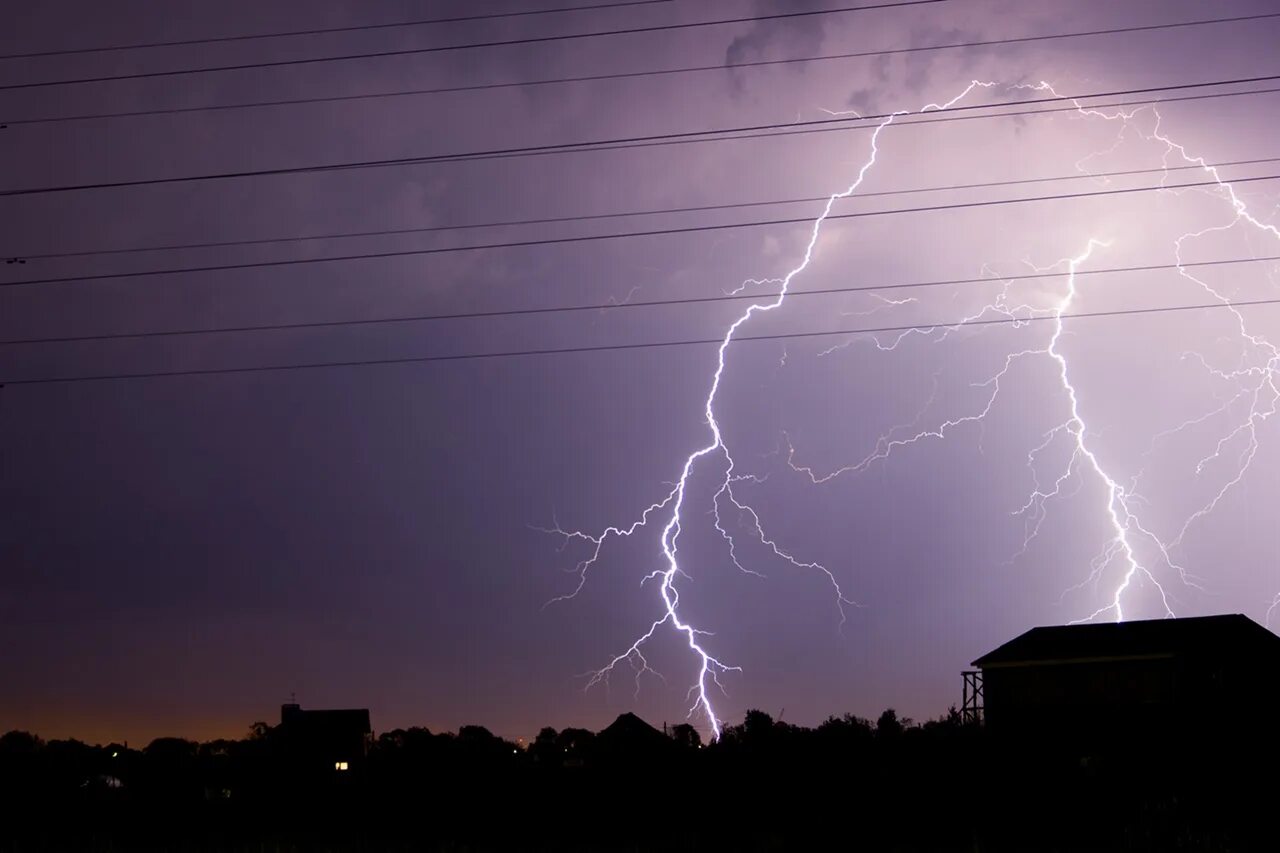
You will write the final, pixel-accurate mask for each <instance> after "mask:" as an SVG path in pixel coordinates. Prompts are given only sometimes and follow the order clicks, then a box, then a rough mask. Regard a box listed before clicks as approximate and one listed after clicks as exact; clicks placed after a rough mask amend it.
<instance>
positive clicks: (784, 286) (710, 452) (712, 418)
mask: <svg viewBox="0 0 1280 853" xmlns="http://www.w3.org/2000/svg"><path fill="white" fill-rule="evenodd" d="M994 85H995V84H994V83H986V82H982V81H978V80H974V81H972V82H970V83H969V85H968V86H966V87H965V88H964V90H963V91H962V92H960V94H958V95H956V96H955V97H954V98H952V99H951V100H949V101H947V102H945V103H941V104H936V103H934V104H927V105H926V106H924V107H923V108H921V109H920V110H919V112H922V113H923V112H931V111H936V110H945V109H947V108H948V107H951V106H953V105H955V104H956V103H957V102H959V101H960V100H962V99H963V98H965V97H966V96H967V95H968V94H969V93H970V92H972V91H973V90H974V89H976V88H990V87H992V86H994ZM907 114H908V111H906V110H900V111H897V112H894V113H892V114H890V115H889V116H887V117H886V118H885V119H884V120H883V121H881V122H880V123H879V124H877V125H876V127H875V129H874V130H873V131H872V133H871V141H870V151H869V153H868V156H867V159H866V160H865V161H864V162H863V164H862V166H861V168H859V169H858V172H857V175H856V176H855V178H854V179H853V181H852V182H851V183H850V184H849V185H848V186H847V187H845V188H844V189H843V190H840V191H839V192H835V193H833V194H831V195H830V196H828V198H827V201H826V204H825V205H824V207H823V209H822V212H821V214H819V215H818V217H817V218H815V219H814V221H813V225H812V226H811V228H810V230H809V239H808V241H807V243H806V244H805V248H804V254H803V257H802V258H801V260H800V262H799V263H798V264H796V266H795V267H793V268H792V269H791V270H790V271H789V272H788V273H787V274H786V275H785V276H783V277H782V278H781V279H748V280H746V281H744V282H743V283H742V284H741V285H739V287H738V288H737V289H736V290H734V291H732V293H733V294H737V293H740V292H741V291H742V290H743V289H744V288H746V287H749V286H753V285H760V284H765V283H776V284H777V288H778V289H777V291H776V293H775V295H774V296H773V298H772V299H769V300H767V301H761V302H753V303H752V304H751V305H749V306H748V307H747V308H746V309H745V310H744V311H743V312H742V313H741V314H740V315H739V316H738V318H737V319H736V320H734V321H733V323H732V324H730V326H729V327H728V329H727V330H726V331H725V333H724V337H723V338H722V339H721V341H720V344H719V346H718V347H717V348H716V366H715V371H714V373H713V374H712V377H711V385H710V388H709V390H708V391H707V396H706V399H705V401H704V404H703V415H704V419H705V422H706V426H707V430H708V433H709V441H708V442H707V443H706V444H705V445H703V446H702V447H700V448H698V449H697V450H694V451H693V452H692V453H690V454H689V455H688V456H687V457H686V458H685V460H684V464H683V466H681V469H680V477H679V479H678V480H677V481H676V484H675V487H674V488H673V489H672V490H671V491H670V492H669V493H668V494H667V496H666V497H665V498H664V499H663V500H662V501H660V502H657V503H654V504H652V505H650V506H649V508H648V509H647V510H645V511H644V513H642V514H641V516H640V518H639V519H637V520H636V521H634V522H632V523H631V524H630V525H628V526H626V527H610V528H607V529H606V530H605V531H603V532H602V533H599V534H590V533H584V532H582V531H576V530H565V529H563V528H561V527H560V526H559V525H556V526H555V527H554V528H550V529H547V532H550V533H554V534H557V535H560V536H562V537H564V539H565V541H566V543H567V542H569V541H571V540H581V541H583V542H585V543H587V544H588V545H589V548H590V554H589V556H588V557H587V559H585V560H583V561H582V562H580V563H579V564H578V566H577V568H576V572H577V574H578V579H579V582H578V585H577V587H576V588H575V589H574V591H573V592H571V593H569V594H568V595H566V596H562V597H561V598H560V600H563V599H568V598H573V597H574V596H576V595H577V594H578V592H580V591H581V590H582V587H583V585H584V584H585V583H586V579H587V574H588V572H589V570H590V569H591V567H592V566H594V565H595V564H596V562H597V561H598V560H599V558H600V555H601V551H602V549H603V547H604V545H605V542H606V541H607V540H608V539H610V538H616V537H629V536H631V535H633V534H635V533H636V532H637V531H639V530H640V529H641V528H643V527H646V526H647V525H648V523H649V521H650V520H651V517H652V516H654V515H655V514H657V513H660V512H666V513H667V515H666V522H665V523H664V524H663V527H662V530H661V533H660V535H659V538H658V541H659V544H660V547H661V551H662V557H663V565H662V566H661V567H660V568H658V569H655V570H654V571H653V572H651V573H650V574H648V575H646V576H645V581H650V580H657V581H658V590H659V595H660V597H661V600H662V613H661V615H660V616H659V617H658V618H657V619H655V620H654V621H653V622H652V623H651V624H650V625H649V629H648V630H647V631H645V632H644V633H643V634H641V635H640V636H639V637H638V638H637V639H636V640H635V641H634V642H632V643H631V645H630V646H628V647H627V648H626V649H625V650H624V651H622V652H621V653H619V654H617V655H615V656H614V657H613V658H612V659H611V660H610V661H609V662H608V663H606V664H605V665H604V666H603V667H601V668H600V669H598V670H596V671H595V672H593V673H591V674H590V675H589V678H588V681H587V688H588V689H589V688H591V687H593V686H595V685H596V684H599V683H600V682H601V681H606V680H607V679H608V677H609V675H610V674H611V673H612V672H613V671H614V669H615V668H616V667H618V666H620V665H622V664H623V663H626V662H630V663H631V664H632V666H633V667H634V668H636V670H637V676H636V677H637V679H638V678H639V677H640V675H642V674H643V673H645V672H646V671H652V670H651V668H650V667H649V665H648V661H647V660H646V659H645V657H644V654H643V648H644V645H645V644H646V643H647V642H648V641H649V640H650V639H652V638H653V636H654V635H655V633H656V632H657V631H658V629H659V628H661V627H663V626H666V625H669V626H670V627H671V628H672V629H674V630H675V631H676V632H677V633H678V634H680V635H681V636H682V637H683V638H684V639H685V641H686V642H687V644H688V647H689V650H690V652H691V653H692V654H693V656H694V659H695V661H696V662H697V664H698V675H697V678H696V680H695V681H694V683H693V685H692V687H690V688H689V693H688V697H689V700H690V706H689V710H688V714H689V716H690V717H692V716H693V715H694V714H695V713H701V714H702V716H703V717H704V719H705V720H706V723H707V726H708V727H709V728H710V730H711V736H712V738H719V736H720V730H721V725H720V724H721V721H720V718H719V717H718V716H717V714H716V711H715V706H714V705H713V704H712V701H711V685H712V684H714V685H715V686H716V687H718V688H719V689H720V690H722V691H723V689H724V687H723V684H722V683H721V681H720V676H721V675H723V674H725V673H727V672H731V671H733V672H737V671H741V670H740V668H739V667H736V666H732V665H730V664H726V663H724V662H723V661H721V660H720V659H718V658H716V657H715V656H714V655H712V654H711V653H710V652H709V651H708V650H707V648H706V646H707V644H706V643H705V642H704V640H703V638H704V637H708V636H711V635H710V634H709V633H708V632H707V631H704V630H700V629H698V628H695V627H694V626H693V625H691V624H689V623H688V622H686V621H684V620H682V619H681V617H680V593H679V589H678V587H677V586H676V580H677V578H679V577H681V576H686V575H685V574H684V572H683V571H682V569H681V565H680V559H679V539H680V533H681V530H682V525H683V515H682V513H683V512H684V509H685V495H686V492H687V488H688V485H689V482H690V480H691V478H692V477H693V476H694V474H695V469H697V467H698V465H699V463H700V462H702V461H703V460H707V459H709V458H711V457H713V456H720V457H722V458H723V468H722V470H721V474H720V477H721V479H720V480H719V486H718V488H717V490H716V492H715V497H714V498H713V499H712V511H713V514H714V516H715V527H716V530H717V531H719V532H720V534H721V536H723V537H724V539H725V540H727V542H728V544H729V556H730V559H731V560H732V562H733V564H734V565H735V566H736V567H737V568H739V569H740V570H742V571H748V570H747V569H745V568H744V567H743V566H742V564H741V562H740V561H739V560H738V557H737V551H736V548H735V546H734V539H733V536H732V534H731V533H730V532H729V530H728V528H727V527H725V525H724V523H723V520H722V517H721V514H720V513H721V507H722V505H723V502H724V501H727V502H728V503H729V504H731V505H732V506H733V507H734V509H735V510H737V511H738V513H739V514H740V516H745V517H746V518H747V519H748V520H749V521H750V523H751V526H752V528H753V530H754V533H755V535H756V536H757V537H758V539H759V540H760V542H761V543H762V544H763V545H764V546H765V547H766V548H768V549H770V550H771V551H772V553H773V554H774V555H775V556H776V557H778V558H779V559H780V560H782V561H783V562H785V563H788V564H789V565H791V566H793V567H795V568H797V569H802V570H811V571H816V572H818V573H820V574H822V575H823V576H825V577H826V579H827V580H828V582H829V583H830V585H831V587H832V590H833V592H834V594H835V599H836V605H837V608H838V609H839V611H840V616H841V622H842V623H843V620H844V612H845V611H844V607H845V606H846V605H852V604H854V602H853V601H852V600H851V599H849V598H848V597H847V596H846V595H845V594H844V592H843V590H842V589H841V588H840V583H839V581H838V580H837V578H836V576H835V574H834V573H833V572H832V571H831V570H830V569H828V568H827V567H825V566H823V565H821V564H819V563H816V562H805V561H801V560H799V559H797V558H796V557H794V556H792V555H791V553H790V552H789V551H787V550H785V549H783V548H782V547H781V546H779V545H778V544H777V543H776V541H775V540H773V539H772V538H770V537H769V535H768V534H767V533H766V532H765V530H764V527H763V525H762V522H761V519H760V515H759V513H757V512H756V510H755V509H754V508H752V507H751V506H750V504H748V503H746V502H744V501H742V500H741V499H740V498H738V497H737V496H736V495H735V494H734V492H733V484H734V483H735V482H741V481H742V480H743V479H746V478H747V477H746V476H744V475H740V474H738V473H737V472H736V468H737V463H736V462H735V461H734V458H733V456H732V454H731V453H730V452H729V448H728V447H727V446H726V445H725V442H724V436H723V434H722V432H721V429H720V422H719V420H717V418H716V397H717V396H718V394H719V391H720V383H721V380H722V379H723V378H724V373H725V369H726V365H727V363H728V352H729V346H730V344H732V343H733V339H734V336H735V335H736V334H737V333H738V330H739V329H741V328H742V327H743V326H744V325H746V324H747V323H749V322H750V321H751V319H752V318H753V317H755V316H756V315H757V314H763V313H765V312H769V311H774V310H776V309H778V308H780V307H781V306H782V305H783V303H784V302H785V301H786V298H787V293H788V292H789V290H790V287H791V282H792V281H793V280H794V279H795V277H796V276H798V275H800V274H801V273H802V272H804V271H805V269H807V268H808V266H809V263H810V261H812V259H813V255H814V251H815V250H816V248H817V245H818V238H819V236H820V235H821V233H822V226H823V224H824V223H825V222H826V220H827V217H828V216H829V215H830V214H831V210H832V208H833V207H834V206H835V204H836V202H838V201H840V200H841V199H845V198H848V197H850V196H852V195H853V194H854V193H856V192H857V190H858V187H860V186H861V185H862V182H863V180H864V179H865V178H866V176H867V173H868V172H869V171H870V170H871V169H872V167H873V166H875V163H876V158H877V156H878V155H879V142H880V135H881V133H882V132H883V131H884V129H885V128H886V127H888V126H889V125H891V124H892V123H893V121H894V120H895V119H897V118H898V117H899V116H902V115H907ZM749 573H750V574H759V573H758V572H749ZM637 663H638V666H637Z"/></svg>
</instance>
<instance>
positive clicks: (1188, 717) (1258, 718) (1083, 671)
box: [964, 615, 1280, 749]
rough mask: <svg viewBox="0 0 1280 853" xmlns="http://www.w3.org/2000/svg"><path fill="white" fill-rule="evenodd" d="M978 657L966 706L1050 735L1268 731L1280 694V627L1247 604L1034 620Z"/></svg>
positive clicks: (1099, 739)
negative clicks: (1265, 623)
mask: <svg viewBox="0 0 1280 853" xmlns="http://www.w3.org/2000/svg"><path fill="white" fill-rule="evenodd" d="M972 666H974V667H975V668H976V669H975V670H973V671H970V672H966V673H965V708H964V710H965V714H966V716H968V717H969V718H971V719H973V718H979V717H980V718H981V719H982V720H983V721H984V722H985V724H986V727H987V729H988V730H989V731H990V732H991V733H992V734H993V735H1003V736H1010V737H1015V738H1016V737H1019V736H1034V737H1037V738H1038V739H1040V740H1041V741H1042V742H1045V743H1049V742H1051V741H1053V742H1059V743H1063V744H1066V745H1088V746H1090V747H1101V748H1103V749H1105V748H1106V747H1108V746H1121V745H1125V744H1135V743H1136V744H1142V743H1145V744H1155V743H1162V744H1164V745H1166V746H1177V745H1184V744H1188V743H1190V742H1192V741H1194V740H1197V739H1206V738H1207V739H1214V740H1221V739H1222V738H1223V737H1226V736H1230V735H1241V736H1243V737H1249V738H1255V739H1256V737H1257V736H1258V735H1259V734H1261V733H1263V732H1264V731H1267V732H1269V729H1270V728H1271V727H1272V726H1273V725H1274V723H1273V720H1274V715H1275V711H1276V709H1277V700H1278V699H1280V637H1277V636H1276V635H1275V634H1273V633H1271V632H1270V631H1269V630H1267V629H1266V628H1264V627H1262V626H1261V625H1259V624H1258V623H1256V622H1254V621H1252V620H1251V619H1249V618H1248V617H1246V616H1241V615H1226V616H1205V617H1199V618H1186V619H1159V620H1150V621H1137V622H1116V623H1105V624H1101V623H1099V624H1095V623H1088V624H1080V625H1067V626H1061V627H1048V628H1033V629H1032V630H1030V631H1027V632H1026V633H1025V634H1022V635H1021V636H1019V637H1016V638H1014V639H1012V640H1010V641H1009V642H1007V643H1005V644H1004V645H1002V646H1000V647H999V648H997V649H995V650H994V651H991V652H989V653H987V654H985V655H983V656H982V657H980V658H978V659H977V660H975V661H974V662H973V664H972Z"/></svg>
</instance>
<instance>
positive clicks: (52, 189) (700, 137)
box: [0, 74, 1280, 197]
mask: <svg viewBox="0 0 1280 853" xmlns="http://www.w3.org/2000/svg"><path fill="white" fill-rule="evenodd" d="M1276 80H1280V74H1271V75H1266V76H1259V77H1237V78H1231V79H1226V80H1213V81H1204V82H1198V83H1182V84H1178V85H1171V86H1150V87H1145V88H1140V89H1116V90H1111V91H1106V92H1092V93H1088V94H1079V95H1060V96H1055V97H1050V98H1032V99H1020V100H1009V101H999V102H996V103H991V104H968V105H964V106H953V107H948V108H946V109H940V110H928V111H915V110H911V111H909V110H903V111H900V112H898V113H878V114H875V115H867V116H856V117H853V116H841V117H833V118H825V119H810V120H807V121H800V122H774V123H770V124H756V125H740V126H737V127H727V128H710V129H705V130H691V131H680V132H675V133H660V134H647V135H643V136H624V137H611V138H604V139H595V140H584V141H580V142H560V143H549V144H545V145H530V146H521V147H510V148H491V149H481V150H473V151H460V152H453V153H446V154H431V155H425V156H418V157H394V158H387V159H380V160H355V161H347V162H341V163H327V164H313V165H307V166H289V167H280V168H273V169H250V170H242V171H235V172H211V173H205V174H195V175H176V176H173V177H168V178H137V179H132V180H122V181H102V182H96V183H88V184H64V185H61V186H45V187H31V188H22V189H7V190H2V191H0V196H10V197H11V196H26V195H43V194H48V193H61V192H79V191H83V190H102V189H121V188H125V187H139V186H156V185H162V184H177V183H193V182H201V181H219V180H228V179H233V178H257V177H265V176H268V175H294V174H303V173H314V172H333V171H345V170H350V169H370V168H386V167H392V166H407V165H421V164H429V163H457V162H467V161H472V160H491V159H501V158H509V157H528V156H534V155H542V154H560V153H581V152H583V151H596V150H606V151H607V150H616V149H618V148H623V147H640V146H649V145H673V144H680V143H683V142H709V141H722V140H724V139H728V138H742V139H756V138H760V137H765V136H786V135H796V134H802V133H815V132H823V131H824V130H825V131H830V130H869V129H871V128H870V127H869V126H868V125H866V124H858V125H856V126H852V127H851V126H849V125H850V124H851V123H853V122H862V123H865V122H870V121H874V120H884V119H887V118H889V116H890V115H897V116H899V117H909V116H921V117H920V118H917V119H914V120H911V119H909V118H907V119H905V120H902V121H897V120H895V123H896V124H897V125H898V126H904V125H914V124H933V123H936V122H948V121H962V120H966V119H969V118H1007V117H1010V116H1015V115H1019V114H1020V113H993V114H990V115H986V114H978V115H975V116H969V115H963V114H965V113H973V112H974V111H975V110H993V109H1001V108H1004V107H1016V106H1027V105H1032V106H1034V105H1040V104H1054V103H1062V102H1065V101H1079V100H1082V99H1084V100H1087V99H1093V98H1109V97H1117V96H1121V95H1139V94H1149V93H1153V92H1169V91H1180V90H1185V89H1203V88H1210V87H1216V86H1231V85H1242V84H1246V83H1259V82H1272V81H1276ZM1267 91H1271V90H1252V91H1247V92H1224V93H1215V95H1212V96H1202V97H1228V96H1233V95H1245V94H1262V93H1264V92H1267ZM1163 100H1175V99H1172V98H1169V99H1163ZM1184 100H1190V99H1189V98H1184ZM1139 103H1144V102H1139ZM1103 106H1114V104H1092V105H1089V107H1090V108H1094V109H1096V108H1099V107H1103ZM1076 109H1077V108H1076V107H1075V106H1072V107H1064V108H1060V109H1057V110H1054V109H1048V110H1033V111H1029V112H1028V113H1021V114H1036V113H1052V112H1064V111H1068V112H1069V111H1074V110H1076ZM957 114H960V115H957ZM832 125H840V127H832ZM767 131H777V132H776V133H773V134H769V133H767ZM728 134H747V135H743V136H737V137H734V136H727V135H728Z"/></svg>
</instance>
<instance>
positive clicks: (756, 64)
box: [3, 0, 1280, 127]
mask: <svg viewBox="0 0 1280 853" xmlns="http://www.w3.org/2000/svg"><path fill="white" fill-rule="evenodd" d="M661 1H662V2H667V0H661ZM655 2H657V0H655ZM1271 18H1280V12H1267V13H1262V14H1257V15H1238V16H1234V17H1223V18H1202V19H1198V20H1194V21H1176V22H1172V23H1165V24H1144V25H1141V26H1133V27H1113V28H1110V29H1098V30H1084V31H1076V32H1067V33H1044V34H1039V35H1030V36H1016V37H1012V38H1001V39H985V40H980V41H967V42H953V43H949V44H936V45H920V46H916V47H899V48H888V49H884V50H864V51H856V52H852V53H835V54H823V55H818V56H801V57H790V58H786V59H761V60H752V61H747V62H735V63H732V64H729V65H726V64H724V63H717V64H715V65H693V66H684V67H680V68H666V69H652V70H646V71H624V72H613V73H605V74H586V75H578V76H569V77H552V78H544V79H537V80H515V81H505V82H497V83H476V84H469V85H459V86H442V87H434V88H427V89H404V90H400V91H394V92H374V93H364V94H356V95H322V96H316V97H305V98H280V99H274V100H264V101H249V102H242V103H233V104H207V105H201V106H193V107H163V108H156V109H144V110H127V111H119V112H109V113H82V114H78V115H69V116H41V117H35V118H18V119H5V120H4V122H3V123H4V124H7V125H10V126H14V127H16V126H19V125H33V124H48V123H55V122H69V121H88V120H96V119H115V118H137V117H142V116H160V115H178V114H183V113H194V112H213V111H223V110H240V109H253V108H260V107H281V106H293V105H302V104H322V103H338V102H344V101H366V100H378V99H383V98H400V97H408V96H420V95H438V94H449V93H458V92H478V91H488V90H493V89H510V88H523V87H530V86H550V85H561V84H568V83H584V82H597V81H604V80H627V79H634V78H643V77H657V76H668V75H676V74H693V73H703V72H723V71H738V70H741V69H750V68H766V67H771V66H779V65H793V64H800V63H816V62H830V61H836V60H846V59H862V58H870V57H879V56H895V55H899V54H914V53H926V52H933V51H940V50H957V49H967V48H977V47H995V46H1000V45H1011V44H1026V43H1031V42H1040V41H1052V40H1059V39H1073V38H1089V37H1097V36H1103V35H1117V34H1132V33H1140V32H1150V31H1158V30H1169V29H1177V28H1183V27H1199V26H1208V25H1215V24H1231V23H1241V22H1252V21H1260V20H1265V19H1271Z"/></svg>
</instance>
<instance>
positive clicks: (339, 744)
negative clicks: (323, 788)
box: [276, 703, 373, 779]
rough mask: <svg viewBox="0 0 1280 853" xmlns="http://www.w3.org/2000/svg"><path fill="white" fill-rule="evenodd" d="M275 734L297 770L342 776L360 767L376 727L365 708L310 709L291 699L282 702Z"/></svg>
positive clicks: (317, 776) (316, 775)
mask: <svg viewBox="0 0 1280 853" xmlns="http://www.w3.org/2000/svg"><path fill="white" fill-rule="evenodd" d="M276 738H277V742H278V744H279V746H280V748H281V752H282V754H283V756H284V758H285V760H286V762H287V764H288V765H289V767H290V768H291V769H292V770H293V771H294V772H295V773H296V774H301V775H304V776H308V777H311V778H313V779H322V778H339V779H341V778H343V777H346V776H350V775H352V774H355V773H358V772H359V771H360V769H361V767H362V766H363V764H364V761H365V758H366V757H367V756H368V754H369V744H370V742H371V741H372V739H373V729H372V727H371V726H370V725H369V711H368V709H366V708H359V709H354V708H353V709H338V710H316V711H307V710H303V709H302V707H301V706H299V705H297V704H294V703H289V704H287V705H281V706H280V726H279V727H278V728H277V729H276Z"/></svg>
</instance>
